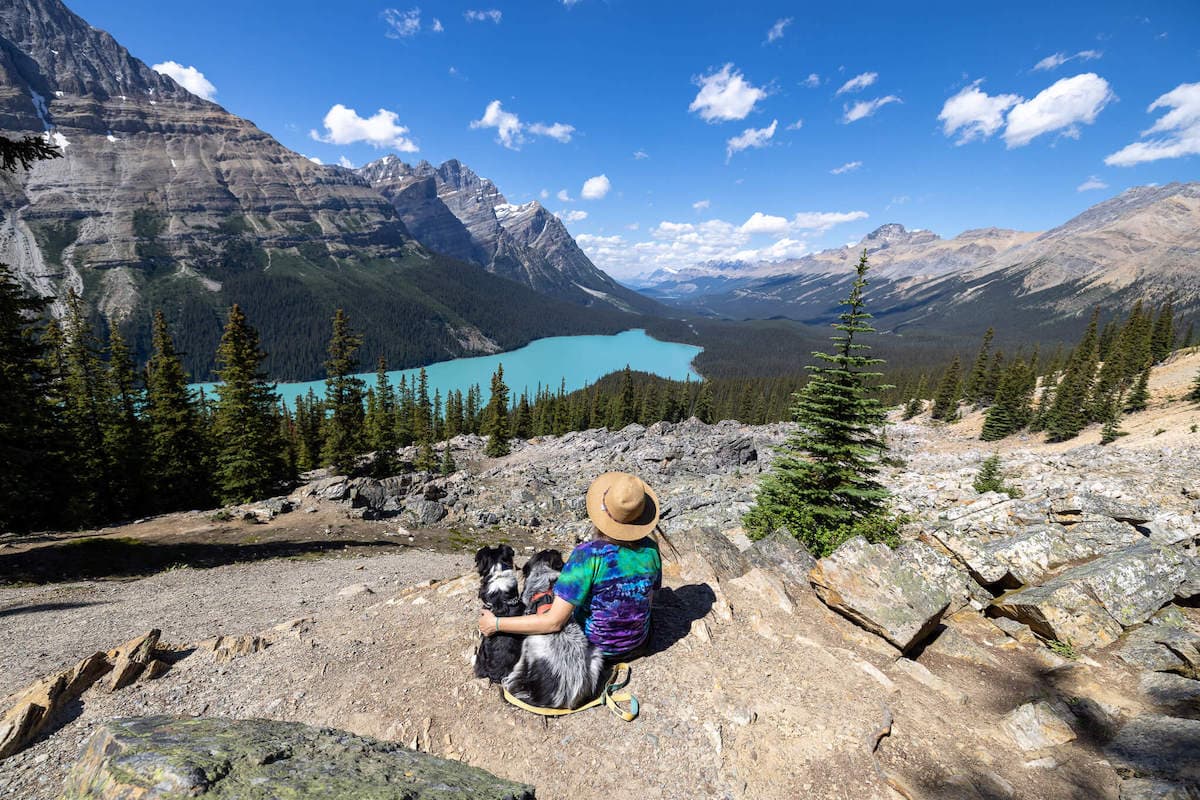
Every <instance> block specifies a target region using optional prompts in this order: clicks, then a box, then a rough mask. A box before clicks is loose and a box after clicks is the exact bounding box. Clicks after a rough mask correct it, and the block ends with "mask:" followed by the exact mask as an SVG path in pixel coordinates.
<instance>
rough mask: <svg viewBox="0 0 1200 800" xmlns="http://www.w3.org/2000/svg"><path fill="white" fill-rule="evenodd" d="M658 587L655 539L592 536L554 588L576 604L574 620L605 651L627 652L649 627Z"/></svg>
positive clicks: (659, 573)
mask: <svg viewBox="0 0 1200 800" xmlns="http://www.w3.org/2000/svg"><path fill="white" fill-rule="evenodd" d="M661 586H662V557H661V556H659V554H658V543H657V542H655V541H654V540H653V539H651V538H649V537H647V538H645V539H641V540H639V541H636V542H630V543H629V544H627V545H617V544H613V543H612V542H606V541H603V540H594V541H590V542H586V543H584V544H581V545H579V546H578V547H576V548H575V550H574V551H573V552H572V553H571V557H570V558H569V559H567V563H566V565H565V566H563V570H562V574H561V575H559V576H558V583H556V584H555V585H554V593H555V594H556V595H557V596H559V597H561V598H562V599H563V600H566V601H567V602H568V603H570V604H571V605H573V606H575V621H576V622H578V623H579V625H580V626H581V627H582V628H583V632H584V633H585V634H586V635H587V638H588V641H590V642H591V643H592V644H594V645H596V647H597V648H599V649H600V652H602V653H604V654H605V655H619V654H621V653H625V652H628V651H629V650H632V649H633V648H635V647H637V646H638V645H640V644H641V643H642V642H644V641H645V640H646V635H647V634H648V633H649V632H650V598H651V595H652V594H653V593H654V591H655V590H657V589H658V588H659V587H661Z"/></svg>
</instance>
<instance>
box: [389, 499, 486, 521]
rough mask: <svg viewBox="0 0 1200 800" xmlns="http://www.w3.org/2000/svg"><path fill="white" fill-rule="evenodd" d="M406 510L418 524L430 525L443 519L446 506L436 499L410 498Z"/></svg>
mask: <svg viewBox="0 0 1200 800" xmlns="http://www.w3.org/2000/svg"><path fill="white" fill-rule="evenodd" d="M404 512H405V514H406V515H408V516H410V517H411V518H412V521H413V522H414V523H415V524H416V525H418V526H421V527H428V526H430V525H436V524H437V523H438V522H441V521H442V519H443V518H444V517H445V516H446V507H445V506H444V505H442V504H441V503H439V502H437V501H436V500H410V501H409V502H408V503H406V504H405V507H404ZM493 516H494V515H493Z"/></svg>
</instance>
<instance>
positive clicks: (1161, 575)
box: [992, 544, 1185, 647]
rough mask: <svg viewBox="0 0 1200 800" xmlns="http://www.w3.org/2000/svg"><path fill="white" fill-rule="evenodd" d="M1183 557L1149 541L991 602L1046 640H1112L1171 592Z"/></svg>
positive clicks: (1181, 573)
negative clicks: (1123, 627)
mask: <svg viewBox="0 0 1200 800" xmlns="http://www.w3.org/2000/svg"><path fill="white" fill-rule="evenodd" d="M1184 575H1185V570H1184V568H1183V556H1182V555H1181V554H1179V553H1178V552H1177V551H1175V550H1172V549H1170V548H1159V547H1155V546H1153V545H1149V544H1143V545H1138V546H1135V547H1131V548H1129V549H1126V550H1122V551H1120V552H1117V553H1112V554H1109V555H1106V556H1103V557H1101V558H1098V559H1096V560H1094V561H1091V562H1089V563H1087V564H1084V565H1083V566H1080V567H1076V568H1074V569H1070V570H1067V571H1066V572H1064V573H1062V574H1060V575H1059V576H1058V577H1056V578H1054V579H1053V580H1050V581H1048V582H1047V583H1045V584H1043V585H1041V586H1033V587H1029V588H1026V589H1020V590H1017V591H1014V592H1009V593H1008V594H1005V595H1004V596H1002V597H1000V598H998V599H997V600H996V601H995V602H994V603H993V604H992V607H993V608H994V609H995V610H996V611H997V612H998V613H1000V614H1002V615H1004V616H1006V617H1012V618H1013V619H1016V620H1018V621H1019V622H1024V623H1026V624H1027V625H1029V626H1030V627H1031V628H1033V630H1035V631H1036V632H1037V633H1039V634H1041V635H1042V636H1045V637H1047V638H1050V639H1058V640H1060V641H1070V642H1072V643H1073V644H1075V645H1077V646H1079V647H1092V646H1102V645H1105V644H1108V643H1109V642H1112V641H1114V640H1115V639H1116V638H1117V637H1118V636H1119V635H1120V633H1121V629H1122V626H1129V625H1136V624H1137V623H1140V622H1145V621H1146V620H1147V619H1149V618H1150V616H1151V615H1152V614H1153V613H1154V612H1155V611H1157V610H1158V609H1159V608H1161V607H1162V606H1163V605H1164V604H1166V603H1167V602H1168V601H1170V600H1171V599H1172V598H1173V597H1174V596H1175V590H1176V589H1177V588H1178V587H1179V585H1180V584H1181V583H1182V582H1183V579H1184Z"/></svg>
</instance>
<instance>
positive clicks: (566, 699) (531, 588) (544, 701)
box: [503, 550, 604, 708]
mask: <svg viewBox="0 0 1200 800" xmlns="http://www.w3.org/2000/svg"><path fill="white" fill-rule="evenodd" d="M562 566H563V560H562V554H561V553H559V552H558V551H557V550H543V551H541V552H540V553H538V554H537V555H535V556H534V557H533V558H531V559H530V560H529V561H528V562H527V563H526V564H525V566H524V567H522V572H523V573H524V575H525V586H524V587H523V589H522V592H521V597H522V599H523V600H524V601H526V602H528V601H531V600H532V598H533V596H534V595H536V594H538V593H540V592H543V591H548V590H550V589H551V588H553V586H554V582H555V581H557V580H558V574H559V572H560V571H561V570H562ZM550 600H551V602H553V598H550ZM526 613H537V612H536V609H528V608H527V609H526ZM603 672H604V655H603V654H602V653H601V652H600V651H599V650H597V649H596V648H595V646H593V645H592V643H591V642H589V641H588V639H587V636H585V635H584V633H583V629H582V628H580V627H579V624H578V623H576V622H575V620H573V619H571V620H568V621H567V624H566V625H564V626H563V629H562V630H560V631H558V632H557V633H547V634H540V635H536V636H526V637H525V641H524V643H523V644H522V646H521V657H520V660H519V661H517V664H516V666H514V667H513V669H512V672H510V673H509V674H508V677H506V678H505V679H504V681H503V684H504V688H505V689H507V690H508V692H509V693H510V694H511V695H513V697H516V698H517V699H519V700H522V701H524V702H526V703H529V704H530V705H535V706H541V707H543V708H578V707H579V706H581V705H583V704H584V703H586V702H588V701H589V700H591V699H592V698H594V697H595V696H596V695H597V694H599V692H600V687H601V683H602V681H603V679H604V676H603Z"/></svg>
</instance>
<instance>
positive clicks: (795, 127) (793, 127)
mask: <svg viewBox="0 0 1200 800" xmlns="http://www.w3.org/2000/svg"><path fill="white" fill-rule="evenodd" d="M803 127H804V120H802V119H798V120H796V121H795V122H793V123H792V124H791V125H788V126H787V130H789V131H798V130H800V129H801V128H803Z"/></svg>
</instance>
